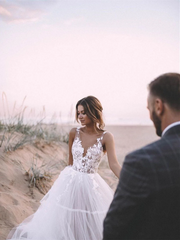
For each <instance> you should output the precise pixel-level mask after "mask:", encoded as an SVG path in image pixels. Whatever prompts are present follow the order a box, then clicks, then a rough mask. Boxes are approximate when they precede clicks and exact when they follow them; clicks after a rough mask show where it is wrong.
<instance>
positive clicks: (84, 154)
mask: <svg viewBox="0 0 180 240" xmlns="http://www.w3.org/2000/svg"><path fill="white" fill-rule="evenodd" d="M78 138H79V142H80V144H81V148H82V149H83V153H82V157H83V158H85V157H86V155H87V153H88V151H89V149H91V148H93V147H94V146H96V145H97V142H98V139H99V138H97V139H96V142H95V143H94V144H93V145H91V146H89V147H88V148H87V150H86V153H85V148H84V147H83V145H82V141H81V139H80V137H79V136H78Z"/></svg>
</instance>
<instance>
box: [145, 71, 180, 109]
mask: <svg viewBox="0 0 180 240" xmlns="http://www.w3.org/2000/svg"><path fill="white" fill-rule="evenodd" d="M148 87H149V92H150V94H152V95H153V96H156V97H159V98H160V99H161V100H162V101H164V102H166V103H167V104H168V105H169V106H170V107H171V108H172V109H174V110H176V111H180V74H179V73H166V74H163V75H160V76H159V77H157V78H156V79H155V80H154V81H152V82H151V83H150V84H149V86H148Z"/></svg>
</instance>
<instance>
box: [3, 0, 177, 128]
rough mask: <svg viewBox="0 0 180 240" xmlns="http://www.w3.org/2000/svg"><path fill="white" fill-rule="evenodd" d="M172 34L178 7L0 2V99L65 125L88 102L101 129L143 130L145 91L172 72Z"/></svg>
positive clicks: (132, 0)
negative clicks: (99, 116) (101, 120)
mask: <svg viewBox="0 0 180 240" xmlns="http://www.w3.org/2000/svg"><path fill="white" fill-rule="evenodd" d="M179 32H180V1H179V0H154V1H153V0H117V1H114V0H101V1H100V0H96V1H92V0H88V1H85V0H82V1H76V0H74V1H68V0H66V1H65V0H64V1H61V0H58V1H50V0H49V1H48V0H44V1H40V0H39V1H36V0H34V1H33V0H31V1H30V0H27V1H18V0H16V1H13V0H8V1H2V0H1V1H0V86H1V88H0V89H1V95H2V93H3V92H5V93H6V96H7V98H8V104H9V105H11V104H13V103H14V102H15V101H16V102H17V106H18V105H20V104H21V103H22V101H23V98H24V97H25V96H27V97H26V100H25V105H26V106H27V107H28V108H27V111H30V109H34V111H35V112H36V113H37V114H38V112H40V111H41V110H42V109H43V106H45V109H46V115H47V118H48V117H50V116H52V115H53V114H54V113H56V114H57V116H58V115H59V114H60V115H61V119H64V120H65V119H66V118H68V116H69V114H70V112H71V109H73V110H74V108H75V104H76V102H77V101H78V100H79V99H81V98H83V97H86V96H88V95H94V96H96V97H97V98H99V100H100V101H101V103H102V105H103V108H104V116H105V121H106V123H116V124H118V123H119V124H126V123H127V124H129V123H134V124H147V123H148V124H149V123H150V121H149V114H148V111H147V109H146V106H147V103H146V98H147V85H148V83H149V82H150V81H151V80H153V79H154V78H155V77H157V76H158V75H160V74H162V73H165V72H179V70H180V59H179V54H180V52H179V47H180V46H179V43H180V39H179V36H180V35H179ZM0 108H1V111H0V112H1V115H2V114H3V110H2V109H3V104H2V101H1V102H0Z"/></svg>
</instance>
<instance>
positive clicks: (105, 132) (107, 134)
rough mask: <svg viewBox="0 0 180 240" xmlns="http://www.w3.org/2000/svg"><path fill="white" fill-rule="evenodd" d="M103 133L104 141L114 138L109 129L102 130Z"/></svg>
mask: <svg viewBox="0 0 180 240" xmlns="http://www.w3.org/2000/svg"><path fill="white" fill-rule="evenodd" d="M103 135H104V137H103V138H104V140H105V141H112V140H113V139H114V136H113V134H112V133H111V132H109V131H104V133H103Z"/></svg>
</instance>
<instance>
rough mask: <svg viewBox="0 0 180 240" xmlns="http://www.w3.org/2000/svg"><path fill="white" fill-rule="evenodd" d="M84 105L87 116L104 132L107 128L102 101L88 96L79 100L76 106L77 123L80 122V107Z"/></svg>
mask: <svg viewBox="0 0 180 240" xmlns="http://www.w3.org/2000/svg"><path fill="white" fill-rule="evenodd" d="M79 105H82V106H83V107H84V111H85V113H86V115H87V116H88V117H89V118H90V119H92V121H93V122H94V123H95V124H96V127H97V128H98V129H100V130H102V129H103V128H104V126H105V124H104V121H103V117H102V110H103V107H102V105H101V103H100V101H99V100H98V99H97V98H96V97H94V96H88V97H85V98H82V99H81V100H79V101H78V102H77V104H76V121H77V122H78V106H79Z"/></svg>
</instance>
